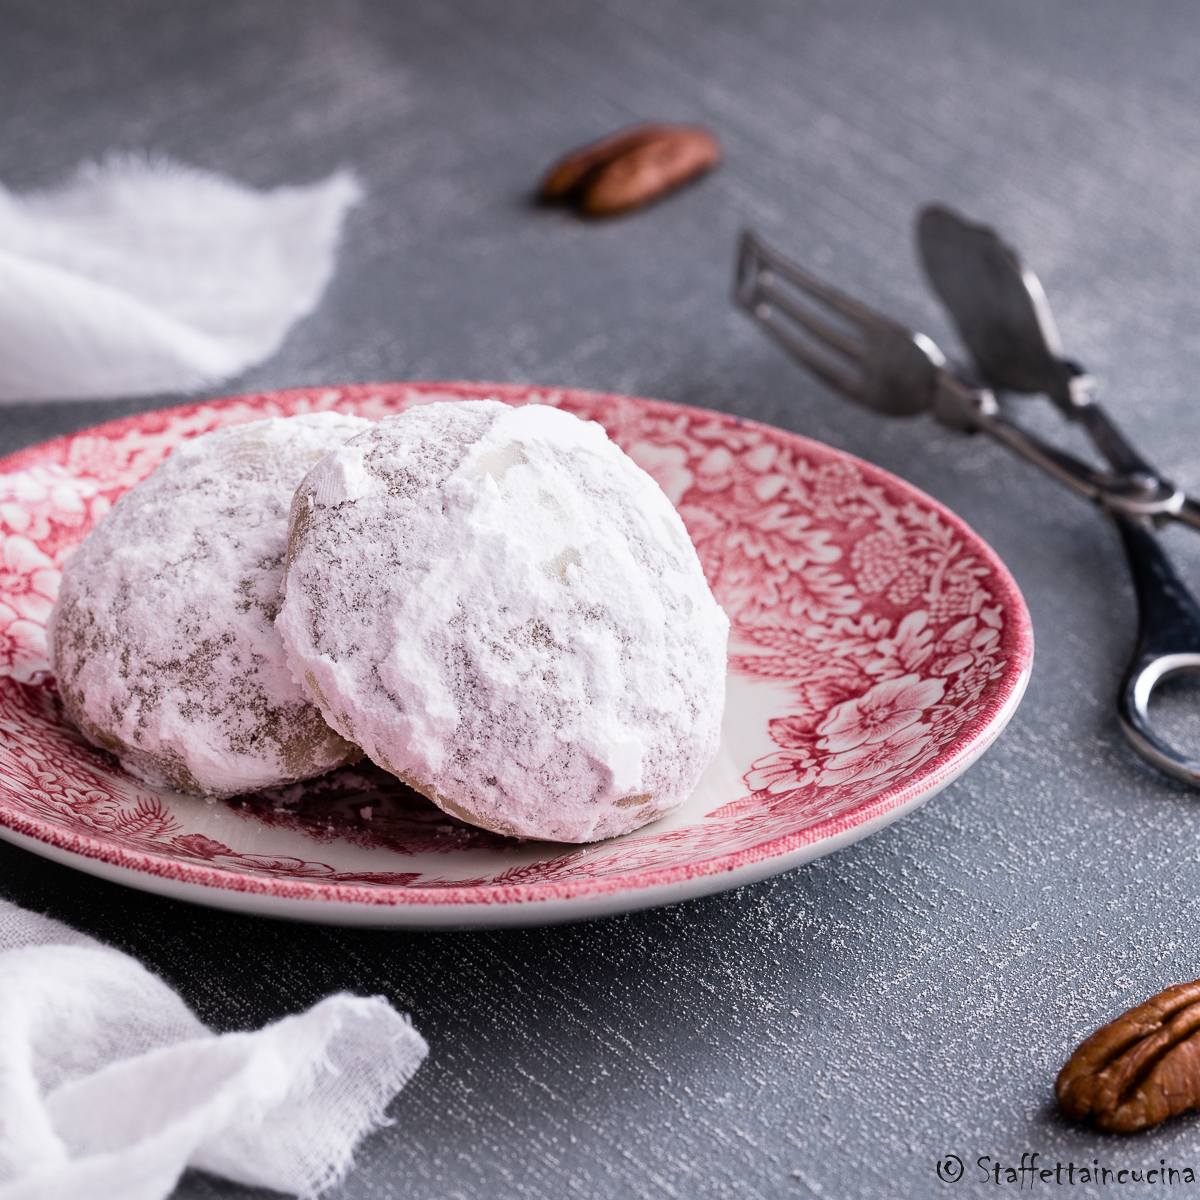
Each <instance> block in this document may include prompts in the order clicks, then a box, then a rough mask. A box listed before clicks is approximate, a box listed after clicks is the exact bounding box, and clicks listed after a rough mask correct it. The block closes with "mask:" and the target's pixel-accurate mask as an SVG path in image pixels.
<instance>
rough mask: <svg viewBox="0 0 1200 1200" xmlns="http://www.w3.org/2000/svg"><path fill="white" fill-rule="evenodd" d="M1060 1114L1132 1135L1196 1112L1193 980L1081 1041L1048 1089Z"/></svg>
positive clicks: (1198, 1067) (1199, 1102)
mask: <svg viewBox="0 0 1200 1200" xmlns="http://www.w3.org/2000/svg"><path fill="white" fill-rule="evenodd" d="M1054 1094H1055V1096H1057V1098H1058V1103H1059V1105H1060V1107H1061V1108H1062V1110H1063V1111H1064V1112H1065V1113H1066V1114H1067V1115H1068V1116H1070V1117H1074V1118H1076V1119H1077V1120H1090V1121H1092V1122H1093V1123H1094V1124H1096V1125H1098V1126H1099V1127H1100V1128H1101V1129H1104V1130H1106V1131H1107V1132H1109V1133H1135V1132H1137V1131H1138V1130H1139V1129H1148V1128H1149V1127H1150V1126H1151V1125H1157V1124H1158V1123H1159V1122H1160V1121H1165V1120H1166V1119H1167V1117H1173V1116H1175V1115H1176V1114H1177V1113H1181V1112H1185V1111H1186V1110H1187V1109H1189V1108H1200V979H1198V980H1196V981H1195V982H1194V983H1180V984H1176V986H1175V987H1169V988H1167V990H1166V991H1165V992H1159V994H1158V995H1157V996H1152V997H1151V998H1150V999H1149V1000H1147V1001H1146V1002H1145V1004H1139V1005H1138V1006H1137V1008H1132V1009H1130V1010H1129V1011H1128V1012H1127V1013H1125V1014H1124V1015H1122V1016H1120V1017H1118V1018H1117V1019H1116V1020H1115V1021H1110V1022H1109V1023H1108V1024H1107V1025H1104V1026H1102V1027H1101V1028H1100V1029H1098V1030H1096V1032H1095V1033H1093V1034H1092V1036H1091V1037H1089V1038H1088V1039H1087V1040H1086V1041H1084V1042H1083V1043H1082V1044H1081V1045H1080V1046H1079V1048H1078V1049H1077V1050H1076V1051H1075V1053H1074V1054H1072V1055H1071V1057H1070V1058H1069V1059H1068V1060H1067V1063H1066V1065H1065V1066H1064V1067H1063V1069H1062V1070H1061V1071H1060V1072H1059V1073H1058V1078H1057V1079H1056V1080H1055V1082H1054Z"/></svg>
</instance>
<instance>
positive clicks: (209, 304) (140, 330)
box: [0, 156, 361, 401]
mask: <svg viewBox="0 0 1200 1200" xmlns="http://www.w3.org/2000/svg"><path fill="white" fill-rule="evenodd" d="M360 194H361V193H360V189H359V186H358V184H357V183H356V182H355V179H354V177H353V176H352V175H351V174H349V173H348V172H338V173H337V174H335V175H332V176H331V177H330V178H329V179H326V180H325V181H324V182H322V183H316V184H311V185H309V186H306V187H279V188H275V189H274V190H273V191H269V192H259V191H255V190H254V189H252V188H248V187H244V186H243V185H241V184H238V183H235V182H233V181H232V180H228V179H224V178H222V177H221V176H219V175H214V174H211V173H209V172H206V171H200V170H196V169H194V168H190V167H184V166H179V165H178V164H175V163H171V162H168V161H166V160H147V159H141V158H135V157H128V156H125V157H121V156H113V157H110V158H108V159H106V160H105V161H104V162H103V163H101V164H94V163H93V164H85V165H84V166H83V167H81V168H80V169H79V171H78V172H77V173H76V175H75V177H74V178H73V179H72V180H71V181H70V182H69V183H68V184H66V185H65V186H64V187H61V188H58V189H56V190H54V191H46V192H36V193H30V194H28V195H22V196H16V195H13V194H12V193H10V192H8V191H6V190H5V189H4V188H3V187H0V401H15V400H62V399H79V400H82V399H101V398H107V397H114V396H149V395H154V394H156V393H160V392H183V391H189V390H195V389H197V388H201V387H206V386H209V385H211V384H214V383H218V382H220V381H221V380H222V379H228V378H229V377H230V376H232V375H235V374H237V373H238V372H239V371H242V370H244V369H245V368H246V367H249V366H252V365H253V364H254V363H258V362H261V361H262V360H263V359H265V358H267V357H269V356H270V355H271V354H273V353H274V352H275V351H276V350H277V349H278V348H279V346H280V344H281V343H282V341H283V339H284V335H285V334H286V333H287V331H288V329H289V328H290V326H291V325H292V324H293V323H294V322H295V321H297V320H298V319H299V318H300V317H302V316H304V315H306V314H307V313H309V312H311V311H312V310H313V308H315V307H316V304H317V301H318V300H319V299H320V297H321V293H322V292H323V291H324V290H325V285H326V284H327V283H328V282H329V279H330V276H331V275H332V274H333V267H334V253H335V250H336V248H337V241H338V237H339V234H340V231H341V226H342V219H343V217H344V216H345V214H346V211H347V209H348V208H349V207H350V206H351V205H352V204H354V203H355V201H356V200H358V199H359V197H360Z"/></svg>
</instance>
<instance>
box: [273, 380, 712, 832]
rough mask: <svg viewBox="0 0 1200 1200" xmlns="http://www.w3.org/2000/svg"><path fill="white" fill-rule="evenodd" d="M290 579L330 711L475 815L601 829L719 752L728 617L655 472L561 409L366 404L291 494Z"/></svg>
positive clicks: (669, 803) (294, 638) (290, 620)
mask: <svg viewBox="0 0 1200 1200" xmlns="http://www.w3.org/2000/svg"><path fill="white" fill-rule="evenodd" d="M285 590H286V599H285V603H284V606H283V610H282V612H281V614H280V616H279V619H278V622H277V624H278V627H279V629H280V631H281V633H282V634H283V640H284V643H285V645H286V647H287V651H288V661H289V662H290V663H291V664H292V667H293V669H294V670H295V672H296V674H297V677H298V678H302V679H303V680H304V681H305V684H306V686H307V688H308V690H309V692H310V694H311V695H312V697H313V698H314V699H315V700H316V702H317V703H318V704H319V705H320V706H321V710H322V712H323V713H324V714H325V718H326V720H327V721H329V723H330V724H331V725H333V727H334V728H336V729H337V730H338V731H339V732H340V733H342V735H343V736H344V737H346V738H349V739H350V740H352V741H355V742H357V743H358V744H359V745H360V746H362V747H363V749H364V750H365V751H366V752H367V754H368V755H369V756H370V757H371V758H372V759H373V760H374V761H375V762H377V763H378V764H379V765H380V766H383V767H385V768H386V769H387V770H389V771H392V772H393V773H394V774H396V775H398V776H399V777H400V778H401V779H404V780H405V781H406V782H408V783H410V784H412V785H413V786H414V787H416V788H417V789H418V790H420V791H422V792H424V793H425V795H427V796H429V797H430V798H431V799H432V800H434V801H435V802H436V803H437V804H438V805H440V806H441V807H442V808H443V809H445V810H446V811H447V812H451V813H453V814H455V815H456V816H459V817H462V818H463V819H464V820H467V821H470V822H472V823H473V824H476V825H480V826H483V827H484V828H487V829H492V830H495V831H497V832H500V833H506V834H511V835H516V836H522V837H537V838H546V839H552V840H556V841H566V842H581V841H589V840H592V839H596V838H603V837H612V836H614V835H616V834H620V833H625V832H628V831H629V830H631V829H635V828H637V827H638V826H639V825H642V824H644V823H645V822H647V821H650V820H653V819H654V818H655V817H657V816H659V815H661V814H662V813H665V812H667V811H669V810H671V809H673V808H675V807H676V806H677V805H679V804H680V803H681V802H682V801H683V800H684V799H686V798H687V796H688V795H689V793H690V792H691V790H692V788H693V787H694V786H695V784H696V782H697V780H698V779H699V777H700V774H701V773H702V772H703V770H704V768H705V767H706V766H707V765H708V763H709V762H710V761H711V759H712V758H713V756H714V755H715V753H716V750H717V744H718V740H719V736H720V724H721V716H722V712H723V709H724V693H725V651H726V642H727V639H728V632H729V622H728V619H727V618H726V616H725V614H724V613H723V612H722V611H721V609H720V608H719V607H718V605H717V603H716V601H715V600H714V599H713V597H712V594H711V592H710V591H709V589H708V585H707V583H706V582H705V579H704V573H703V570H702V568H701V566H700V562H699V559H698V558H697V556H696V552H695V550H694V548H693V547H692V544H691V542H690V540H689V539H688V536H687V531H686V529H685V528H684V525H683V522H682V520H681V519H680V517H679V514H678V513H677V512H676V511H675V509H674V508H673V507H672V505H671V503H670V501H669V500H668V499H667V498H666V496H665V495H664V494H663V493H662V491H661V489H660V488H659V487H658V485H657V484H656V483H655V482H654V480H653V479H651V478H650V476H649V475H647V474H646V473H645V472H644V471H643V470H642V469H641V468H640V467H638V466H636V464H634V463H633V462H632V460H630V459H629V458H628V457H626V455H625V454H624V453H622V451H621V450H619V449H618V448H617V447H616V446H615V445H614V444H613V443H612V442H610V441H609V440H608V437H607V435H606V434H605V432H604V430H603V429H602V428H601V427H600V426H599V425H596V424H593V423H590V422H584V421H580V420H579V419H578V418H577V417H573V416H571V415H569V414H568V413H564V412H561V411H559V410H557V409H553V408H549V407H545V406H540V405H528V406H524V407H520V408H511V407H509V406H508V405H505V404H500V403H498V402H496V401H486V400H485V401H462V402H456V403H441V404H430V405H425V406H421V407H418V408H414V409H411V410H409V411H408V412H406V413H404V414H402V415H400V416H396V417H388V418H386V419H384V420H383V421H380V422H379V423H378V424H377V425H375V426H373V427H372V428H371V429H370V430H368V431H367V432H366V433H363V434H361V435H359V436H358V437H356V438H354V439H353V440H352V441H350V442H347V443H346V445H345V446H343V447H342V448H341V449H340V450H338V451H337V452H335V453H334V454H331V455H329V456H328V457H327V458H325V459H323V460H322V461H321V462H320V463H319V464H318V465H317V466H316V467H315V468H314V469H313V470H312V471H311V472H310V473H309V475H308V477H307V478H306V479H305V480H304V483H303V484H302V485H301V486H300V487H299V488H298V489H297V492H296V497H295V500H294V502H293V507H292V523H291V532H290V536H289V548H288V568H287V583H286V589H285Z"/></svg>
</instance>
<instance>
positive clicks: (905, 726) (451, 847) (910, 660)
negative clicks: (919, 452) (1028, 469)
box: [0, 383, 1033, 928]
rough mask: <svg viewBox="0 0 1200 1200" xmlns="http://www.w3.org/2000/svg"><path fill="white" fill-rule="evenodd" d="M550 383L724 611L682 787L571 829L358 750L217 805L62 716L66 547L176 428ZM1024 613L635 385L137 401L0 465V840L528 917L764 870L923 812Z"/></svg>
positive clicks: (945, 545)
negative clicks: (415, 780)
mask: <svg viewBox="0 0 1200 1200" xmlns="http://www.w3.org/2000/svg"><path fill="white" fill-rule="evenodd" d="M483 397H495V398H497V399H500V400H503V401H505V402H506V403H509V404H530V403H536V404H550V405H554V406H556V407H559V408H562V409H565V410H567V411H569V412H572V413H575V414H576V415H578V416H580V417H584V418H587V419H589V420H594V421H598V422H599V423H600V424H601V425H603V426H604V428H605V429H606V430H607V431H608V433H609V436H610V437H611V438H612V439H613V440H614V441H615V442H616V443H617V444H618V445H619V446H621V448H622V449H624V450H625V451H626V452H627V453H628V454H629V455H631V457H632V458H633V459H634V460H635V461H636V462H638V463H639V464H640V465H641V466H642V467H644V468H645V469H646V470H647V471H649V472H650V474H651V475H653V476H654V478H655V479H656V480H657V481H658V482H659V484H660V485H661V486H662V488H663V490H664V491H665V492H666V494H667V495H668V496H669V497H670V499H671V501H672V502H673V503H674V504H675V505H676V507H677V508H678V509H679V512H680V514H681V515H682V517H683V519H684V521H685V522H686V524H687V528H688V531H689V532H690V534H691V536H692V539H693V541H694V542H695V544H696V548H697V550H698V551H699V554H700V558H701V560H702V561H703V563H704V567H705V571H706V572H707V575H708V580H709V583H710V585H711V586H712V589H713V592H714V594H715V595H716V597H717V599H718V601H719V602H720V603H721V604H722V605H723V606H724V608H725V610H726V612H727V613H728V614H729V617H730V621H731V623H732V632H731V638H730V655H729V678H728V700H727V705H726V713H725V721H724V726H723V733H722V740H721V747H720V751H719V753H718V755H717V758H716V760H715V761H714V762H713V764H712V765H711V766H710V767H709V769H708V770H707V772H706V773H705V775H704V776H703V778H702V779H701V781H700V784H699V785H698V786H697V788H696V791H695V792H694V793H693V795H692V796H691V797H690V798H689V800H688V801H687V802H686V803H685V804H684V805H683V806H682V807H681V808H680V809H678V810H677V811H676V812H674V813H672V814H671V815H669V816H667V817H665V818H663V819H662V820H659V821H657V822H655V823H653V824H651V825H647V826H645V827H643V828H642V829H640V830H637V831H636V832H635V833H632V834H628V835H626V836H624V837H620V838H615V839H613V840H611V841H606V842H598V843H594V844H592V845H587V846H564V845H560V844H554V843H548V842H537V841H518V840H513V839H508V838H504V837H501V836H498V835H495V834H491V833H488V832H486V831H483V830H478V829H473V828H471V827H469V826H467V825H464V824H462V823H461V822H458V821H455V820H454V819H452V818H449V817H447V816H446V815H445V814H444V813H443V812H441V811H440V810H439V809H437V808H435V807H434V806H433V805H432V804H430V803H429V802H428V801H426V800H425V799H423V798H422V797H420V796H418V795H417V794H416V793H414V792H411V791H409V790H408V789H407V788H405V787H404V786H403V785H402V784H400V783H399V782H398V781H396V780H394V779H392V778H391V776H388V775H386V774H385V773H384V772H382V771H378V770H375V769H373V768H370V767H367V768H365V769H364V768H361V767H354V768H348V769H344V770H342V771H340V772H336V773H334V774H333V775H330V776H326V777H324V778H323V779H320V780H316V781H312V782H310V783H308V784H301V785H297V786H295V787H293V788H288V789H281V790H279V791H277V792H266V793H258V794H255V795H251V796H246V797H241V798H238V799H237V800H233V801H226V802H219V803H218V802H212V801H206V800H204V799H202V798H199V797H195V796H185V795H181V794H179V793H176V792H171V791H166V790H159V789H155V788H152V787H149V786H147V785H146V784H144V783H141V782H140V781H138V780H136V779H134V778H132V777H131V776H129V775H126V774H125V773H124V772H123V771H122V770H121V768H120V766H119V765H118V763H117V762H116V760H115V759H113V758H111V757H110V756H108V755H106V754H104V753H101V752H99V751H97V750H94V749H93V748H92V747H90V746H89V745H87V744H86V743H85V742H84V741H83V740H82V738H80V737H79V735H77V734H76V733H75V732H74V731H73V730H72V729H71V728H70V727H69V726H68V725H67V724H65V723H64V721H63V720H62V717H61V713H60V707H59V704H58V699H57V696H56V693H55V690H54V685H53V681H52V680H51V679H50V678H49V673H48V663H47V659H46V640H45V621H46V618H47V616H48V614H49V612H50V608H51V606H52V604H53V600H54V596H55V592H56V589H57V586H58V579H59V569H60V567H61V565H62V562H63V559H64V558H65V556H66V555H67V553H68V552H69V551H70V549H71V547H72V546H74V545H75V544H76V543H78V542H79V541H80V540H81V539H82V538H83V536H84V534H86V533H87V531H88V530H89V529H90V528H91V527H92V525H94V524H95V523H96V521H98V520H99V519H100V518H101V517H102V516H103V515H104V513H105V512H107V511H108V509H109V508H110V507H111V506H112V504H113V502H114V501H115V500H116V499H117V497H118V496H120V495H121V493H122V492H124V491H126V490H127V489H128V488H130V487H132V486H133V485H134V484H135V483H137V482H138V481H139V480H141V479H143V478H145V477H146V476H147V475H148V474H149V473H150V472H151V471H152V470H153V469H154V468H155V467H156V466H157V465H158V464H159V463H160V462H161V461H162V460H163V458H164V457H166V455H167V454H168V453H169V452H170V450H171V448H172V447H174V446H176V445H178V444H179V443H180V442H182V441H183V440H185V439H186V438H190V437H195V436H196V435H197V434H201V433H206V432H208V431H209V430H212V429H218V428H222V427H224V426H227V425H234V424H237V423H239V422H242V421H250V420H256V419H258V418H262V417H268V416H290V415H293V414H295V413H302V412H313V411H317V410H323V409H333V410H337V411H339V412H346V413H355V414H358V415H359V416H364V417H368V418H372V419H376V418H379V417H383V416H386V415H388V414H390V413H397V412H401V411H403V410H404V409H406V408H409V407H410V406H412V405H415V404H428V403H431V402H433V401H438V400H459V399H478V398H483ZM1032 657H1033V636H1032V631H1031V628H1030V622H1029V613H1028V612H1027V610H1026V608H1025V603H1024V601H1023V600H1022V598H1021V594H1020V592H1019V591H1018V589H1017V586H1016V584H1015V583H1014V581H1013V579H1012V577H1011V576H1010V575H1009V573H1008V571H1007V570H1006V568H1005V567H1004V564H1003V563H1002V562H1001V561H1000V559H999V558H998V557H997V556H996V555H995V553H994V552H993V551H992V550H991V549H990V548H989V547H988V546H987V545H986V544H985V543H984V542H983V541H982V540H981V539H980V538H979V537H978V536H977V535H976V534H974V533H973V532H972V531H971V530H970V529H969V528H968V527H967V526H966V525H965V524H964V523H963V522H962V521H961V520H959V518H958V517H956V516H955V515H954V514H953V513H952V512H950V511H949V510H948V509H946V508H944V507H943V506H942V505H940V504H939V503H937V501H935V500H933V499H931V498H930V497H929V496H926V495H924V494H923V493H922V492H919V491H918V490H917V489H916V488H914V487H912V486H910V485H909V484H907V483H904V482H903V481H902V480H900V479H897V478H895V477H894V476H892V475H889V474H888V473H887V472H885V471H882V470H880V469H879V468H877V467H873V466H871V465H870V464H868V463H865V462H861V461H859V460H858V459H855V458H852V457H851V456H850V455H848V454H844V453H842V452H841V451H838V450H834V449H832V448H830V447H829V446H824V445H821V444H820V443H818V442H812V441H809V440H807V439H806V438H802V437H798V436H796V435H795V434H791V433H785V432H784V431H782V430H779V429H773V428H770V427H768V426H764V425H758V424H755V423H753V422H750V421H745V420H742V419H740V418H737V417H731V416H725V415H722V414H720V413H714V412H706V411H702V410H700V409H694V408H686V407H683V406H681V405H677V404H667V403H663V402H660V401H654V400H641V399H635V398H633V397H629V396H616V395H608V394H604V393H599V392H585V391H576V390H569V389H548V388H533V387H519V386H513V385H508V384H477V383H389V384H355V385H352V386H345V387H316V388H302V389H297V390H292V391H284V392H271V393H264V394H259V395H248V396H235V397H232V398H229V399H225V400H216V401H207V402H203V403H198V404H190V405H185V406H183V407H180V408H171V409H165V410H162V411H159V412H152V413H144V414H140V415H138V416H134V417H128V418H125V419H123V420H119V421H113V422H110V423H109V424H106V425H100V426H97V427H95V428H93V429H88V430H84V431H83V432H81V433H75V434H71V435H69V436H67V437H63V438H59V439H57V440H56V441H52V442H46V443H44V444H43V445H40V446H34V447H32V448H31V449H28V450H24V451H21V452H20V453H18V454H15V455H12V456H11V457H9V458H7V459H3V460H0V837H4V838H6V839H7V840H9V841H12V842H15V843H17V844H19V845H21V846H24V847H26V848H27V849H29V850H32V851H34V852H35V853H37V854H41V855H44V856H46V857H47V858H51V859H54V860H56V861H58V862H62V863H66V864H68V865H70V866H73V867H77V868H79V869H80V870H83V871H87V872H90V873H91V874H93V875H99V876H101V877H103V878H105V879H110V880H115V881H117V882H119V883H124V884H128V885H130V886H131V887H136V888H142V889H144V890H146V891H150V892H157V893H160V894H162V895H167V896H172V897H176V898H178V899H183V900H190V901H195V902H197V903H200V904H208V905H212V906H215V907H218V908H228V909H235V910H238V911H241V912H247V913H255V914H259V915H266V916H273V917H288V918H294V919H299V920H308V921H320V922H327V923H333V924H347V925H374V926H391V927H397V928H402V927H407V928H421V927H424V928H432V927H441V928H455V927H468V926H501V925H537V924H543V923H548V922H552V921H563V920H575V919H581V918H589V917H598V916H604V915H608V914H613V913H620V912H627V911H630V910H633V909H638V908H647V907H650V906H653V905H659V904H667V903H672V902H675V901H679V900H684V899H688V898H690V897H694V896H702V895H705V894H707V893H711V892H717V891H721V890H723V889H726V888H732V887H736V886H738V885H740V884H744V883H749V882H752V881H754V880H758V879H763V878H765V877H766V876H768V875H774V874H776V873H777V872H780V871H786V870H788V869H789V868H791V867H795V866H798V865H799V864H801V863H805V862H808V861H810V860H811V859H814V858H817V857H819V856H820V855H822V854H828V853H829V852H830V851H831V850H835V849H838V848H839V847H841V846H845V845H847V844H849V843H851V842H853V841H856V840H857V839H859V838H861V837H864V836H865V835H867V834H869V833H872V832H874V831H875V830H877V829H880V828H882V827H883V826H884V825H887V824H888V823H890V822H891V821H894V820H896V818H897V817H899V816H901V815H902V814H903V813H906V812H908V811H910V810H911V809H914V808H916V807H917V806H918V805H920V804H922V803H924V802H925V801H926V800H928V799H929V797H930V796H933V795H934V794H935V793H937V792H938V791H940V790H941V789H942V788H943V787H945V786H946V784H948V783H950V782H951V781H952V780H953V779H955V778H957V777H958V776H959V775H960V774H961V773H962V772H963V771H965V770H966V769H967V768H968V767H969V766H970V765H971V764H972V763H973V762H974V761H975V760H976V759H977V758H978V757H979V756H980V755H981V754H982V753H983V752H984V750H985V749H986V748H987V747H988V746H989V745H990V744H991V743H992V742H993V741H994V740H995V738H996V737H997V736H998V735H999V733H1000V731H1001V730H1002V729H1003V728H1004V726H1005V724H1006V723H1007V722H1008V720H1009V718H1010V717H1011V716H1012V714H1013V712H1014V711H1015V709H1016V706H1017V704H1018V702H1019V701H1020V698H1021V694H1022V692H1023V691H1024V689H1025V684H1026V682H1027V680H1028V677H1029V669H1030V664H1031V661H1032Z"/></svg>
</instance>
